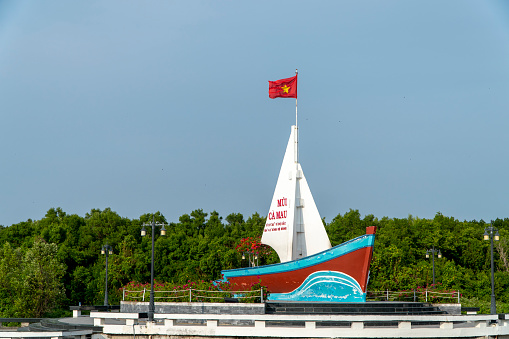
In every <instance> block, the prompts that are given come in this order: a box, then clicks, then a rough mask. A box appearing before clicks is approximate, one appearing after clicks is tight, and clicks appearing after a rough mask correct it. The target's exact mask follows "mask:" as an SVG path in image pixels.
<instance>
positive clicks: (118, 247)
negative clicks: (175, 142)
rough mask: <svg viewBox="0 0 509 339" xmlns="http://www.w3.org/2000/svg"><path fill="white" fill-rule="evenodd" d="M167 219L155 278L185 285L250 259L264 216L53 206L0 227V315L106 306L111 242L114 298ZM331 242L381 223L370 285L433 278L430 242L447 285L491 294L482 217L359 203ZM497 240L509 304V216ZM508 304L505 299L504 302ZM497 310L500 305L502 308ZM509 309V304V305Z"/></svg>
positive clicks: (270, 259)
mask: <svg viewBox="0 0 509 339" xmlns="http://www.w3.org/2000/svg"><path fill="white" fill-rule="evenodd" d="M152 218H154V219H155V221H156V222H160V223H165V224H167V226H166V227H165V228H166V236H161V235H159V231H157V233H156V242H155V252H154V256H155V280H157V281H159V282H164V283H175V284H182V283H186V282H188V281H201V280H204V281H210V280H216V279H219V278H220V272H221V270H223V269H230V268H239V267H243V266H247V265H248V262H246V260H243V259H242V253H240V252H239V250H238V249H239V247H241V246H239V244H241V241H242V239H244V238H248V237H253V238H256V237H260V236H261V234H262V232H263V228H264V225H265V218H264V217H262V216H260V215H259V214H258V213H254V214H253V215H251V216H250V217H249V218H247V219H245V218H244V216H243V215H242V214H239V213H232V214H230V215H228V216H227V217H226V218H224V219H223V218H222V217H221V216H219V214H218V213H217V212H211V213H205V212H204V211H203V210H201V209H197V210H194V211H192V212H191V213H189V214H184V215H182V216H181V217H180V218H179V220H178V221H175V222H168V221H167V220H166V219H165V217H164V216H163V215H162V214H161V213H159V212H157V213H154V214H150V213H147V214H144V215H142V216H140V217H139V218H138V219H128V218H124V217H121V216H119V215H118V214H117V213H116V212H114V211H112V210H111V209H110V208H106V209H104V210H100V209H92V210H91V211H90V212H89V213H87V214H86V215H85V216H84V217H82V216H78V215H76V214H67V213H65V212H64V211H62V209H61V208H51V209H50V210H48V212H47V213H46V215H45V217H44V218H42V219H40V220H30V219H29V220H27V221H24V222H20V223H18V224H13V225H11V226H8V227H3V226H0V315H1V317H42V316H63V315H65V314H66V312H68V310H69V306H70V305H78V304H79V303H81V304H82V305H100V304H102V303H103V301H104V290H105V256H104V255H101V247H102V246H103V245H106V244H108V245H110V246H111V247H112V248H113V254H112V255H110V256H109V268H108V294H109V300H110V304H118V303H119V301H120V299H121V298H122V291H121V289H122V286H125V285H126V284H128V283H130V282H133V281H135V282H140V283H146V282H149V281H150V262H151V233H150V232H151V229H150V227H148V228H147V236H145V237H142V236H141V235H140V231H141V227H142V224H144V223H149V222H151V221H152ZM324 225H325V228H326V230H327V233H328V235H329V238H330V240H331V243H332V245H333V246H334V245H338V244H340V243H342V242H345V241H347V240H350V239H352V238H355V237H357V236H360V235H363V234H365V230H366V227H367V226H377V228H378V230H377V235H376V240H375V249H374V254H373V260H372V263H371V268H370V279H369V284H368V290H370V291H380V290H393V291H394V290H400V291H401V290H412V289H417V288H422V287H430V286H431V284H432V269H431V261H430V259H426V257H425V254H426V250H427V249H429V248H432V246H434V247H435V248H436V249H440V251H441V253H442V255H443V257H442V258H441V259H438V258H435V270H436V273H435V275H436V281H437V282H438V283H440V286H441V288H443V289H449V290H459V291H460V292H461V293H462V296H463V298H464V300H473V301H474V304H475V303H476V302H477V303H484V302H486V303H487V302H489V298H490V294H491V285H490V244H489V241H484V240H483V232H484V228H485V227H486V226H487V225H488V224H487V223H486V222H485V221H483V220H480V221H476V220H472V221H459V220H457V219H454V218H453V217H447V216H444V215H442V214H441V213H437V214H436V215H435V217H434V218H433V219H423V218H417V217H412V216H409V217H408V218H401V219H400V218H388V217H383V218H376V217H375V216H373V215H371V214H369V215H366V216H364V217H362V216H361V214H360V212H359V211H358V210H350V211H348V212H346V213H345V214H343V215H342V214H338V215H337V216H336V217H335V218H334V219H333V220H332V221H331V222H329V223H326V222H325V221H324ZM492 225H493V226H494V227H496V228H498V230H499V233H500V241H498V242H496V246H495V286H496V296H497V300H498V301H500V302H501V303H509V257H508V253H509V219H508V218H505V219H497V220H494V221H493V223H492ZM278 261H279V260H278V257H277V255H276V253H275V252H274V251H268V252H267V251H265V253H263V255H260V258H259V264H260V265H263V264H271V263H276V262H278ZM504 307H505V306H504ZM500 311H501V310H500ZM508 311H509V310H508Z"/></svg>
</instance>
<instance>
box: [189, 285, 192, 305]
mask: <svg viewBox="0 0 509 339" xmlns="http://www.w3.org/2000/svg"><path fill="white" fill-rule="evenodd" d="M192 291H193V289H192V288H190V289H189V302H191V299H192V297H193V295H192V293H193V292H192Z"/></svg>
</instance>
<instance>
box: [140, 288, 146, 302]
mask: <svg viewBox="0 0 509 339" xmlns="http://www.w3.org/2000/svg"><path fill="white" fill-rule="evenodd" d="M145 290H146V288H145V287H144V288H143V296H142V298H141V301H145Z"/></svg>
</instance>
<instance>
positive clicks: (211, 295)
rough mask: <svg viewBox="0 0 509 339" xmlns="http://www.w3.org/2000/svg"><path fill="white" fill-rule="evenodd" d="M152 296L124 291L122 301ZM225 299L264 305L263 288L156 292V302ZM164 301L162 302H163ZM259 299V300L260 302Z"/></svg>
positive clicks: (143, 292) (141, 292) (191, 289)
mask: <svg viewBox="0 0 509 339" xmlns="http://www.w3.org/2000/svg"><path fill="white" fill-rule="evenodd" d="M149 296H150V289H146V288H144V289H143V290H134V291H130V290H126V289H123V290H122V300H123V301H126V300H132V301H145V300H146V299H147V300H148V298H149ZM225 298H226V299H227V298H235V299H238V300H239V301H243V302H246V301H247V302H262V303H263V301H264V300H263V287H262V288H261V289H259V290H252V291H247V292H246V291H209V290H198V289H194V288H188V289H184V290H171V291H154V300H156V299H158V300H159V301H176V302H193V301H196V302H203V301H208V302H217V301H223V300H225ZM161 299H162V300H161ZM258 299H259V300H258Z"/></svg>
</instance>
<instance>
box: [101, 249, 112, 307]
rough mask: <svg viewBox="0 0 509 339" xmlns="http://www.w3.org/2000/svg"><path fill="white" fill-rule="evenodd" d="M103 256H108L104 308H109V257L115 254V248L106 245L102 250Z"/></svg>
mask: <svg viewBox="0 0 509 339" xmlns="http://www.w3.org/2000/svg"><path fill="white" fill-rule="evenodd" d="M101 254H104V255H106V282H105V283H104V306H108V256H109V255H110V254H113V248H112V247H111V246H110V245H108V244H106V245H103V247H102V248H101Z"/></svg>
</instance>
